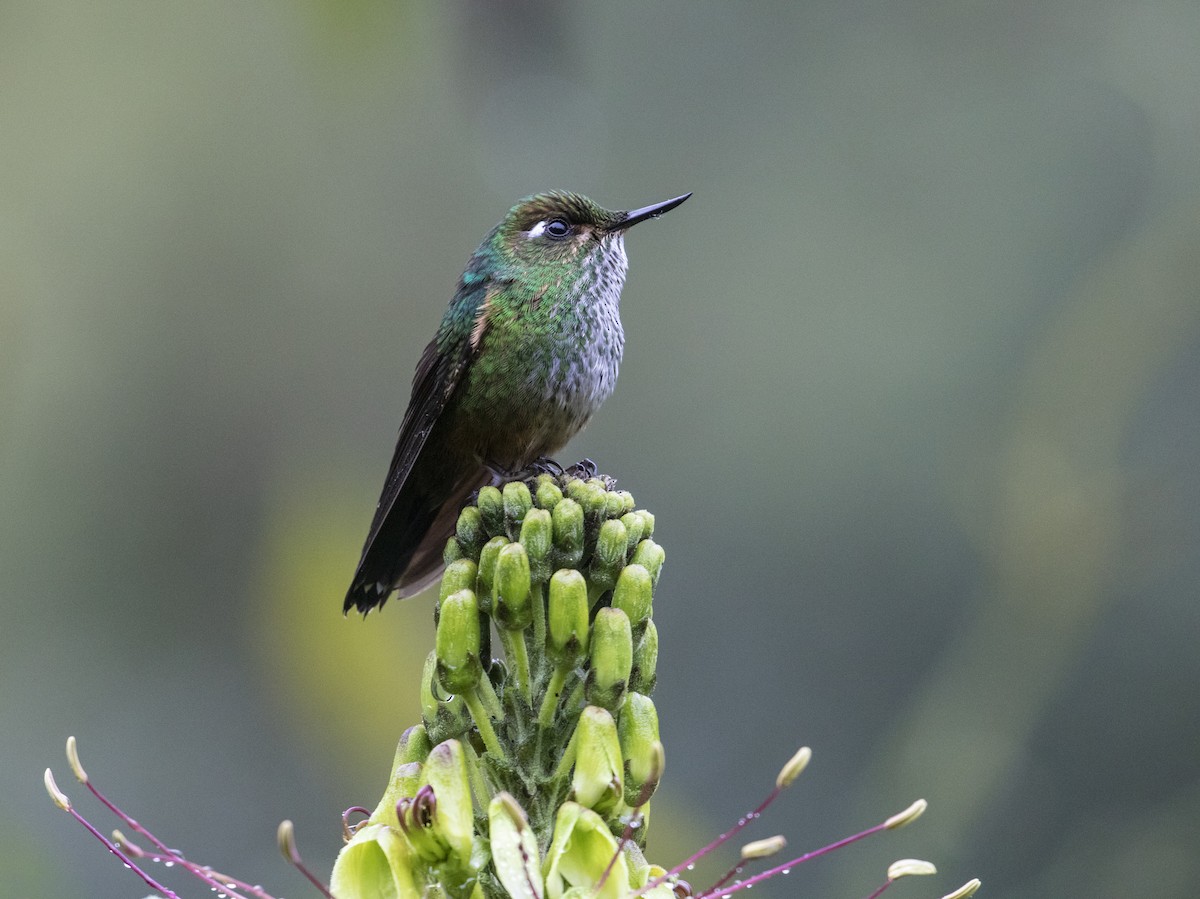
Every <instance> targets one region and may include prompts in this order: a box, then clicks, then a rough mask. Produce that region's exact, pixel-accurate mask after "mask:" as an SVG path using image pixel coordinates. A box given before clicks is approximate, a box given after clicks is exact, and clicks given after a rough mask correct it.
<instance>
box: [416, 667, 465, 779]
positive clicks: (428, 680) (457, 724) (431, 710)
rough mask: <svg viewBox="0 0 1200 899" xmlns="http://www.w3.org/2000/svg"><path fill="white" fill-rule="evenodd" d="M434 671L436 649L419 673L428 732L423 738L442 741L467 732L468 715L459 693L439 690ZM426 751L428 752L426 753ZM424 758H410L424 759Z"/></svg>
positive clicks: (436, 675) (423, 716) (423, 720)
mask: <svg viewBox="0 0 1200 899" xmlns="http://www.w3.org/2000/svg"><path fill="white" fill-rule="evenodd" d="M437 681H438V673H437V652H430V653H429V655H428V656H426V657H425V668H424V670H423V671H422V673H421V721H422V722H424V725H425V727H424V730H425V731H426V732H427V736H426V740H428V741H429V742H430V745H431V746H432V745H433V741H434V740H436V741H438V742H441V741H442V740H446V739H449V738H450V737H457V736H459V735H460V734H463V733H466V731H467V730H468V728H470V726H471V715H470V712H468V710H467V708H466V706H465V705H464V704H463V698H462V696H461V695H459V694H458V693H453V694H447V693H443V692H441V690H442V688H441V685H440V684H439V683H438V682H437ZM426 754H428V753H426ZM424 760H425V757H424V756H421V758H419V759H413V761H424Z"/></svg>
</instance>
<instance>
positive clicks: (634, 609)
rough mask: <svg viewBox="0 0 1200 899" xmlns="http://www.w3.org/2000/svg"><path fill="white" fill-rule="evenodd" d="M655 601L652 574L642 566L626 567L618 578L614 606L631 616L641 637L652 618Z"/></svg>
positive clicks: (634, 628)
mask: <svg viewBox="0 0 1200 899" xmlns="http://www.w3.org/2000/svg"><path fill="white" fill-rule="evenodd" d="M653 601H654V586H653V584H652V583H651V582H650V572H648V571H647V570H646V569H645V568H643V567H642V566H641V565H626V566H625V567H624V568H622V569H621V573H620V575H618V576H617V585H616V586H615V587H614V588H613V595H612V606H613V608H614V609H620V610H621V611H622V612H624V613H625V614H626V615H628V616H629V621H630V623H631V624H632V625H633V631H634V633H635V634H636V635H637V636H638V637H641V631H642V629H643V625H645V623H646V621H648V620H649V618H650V612H651V609H652V603H653Z"/></svg>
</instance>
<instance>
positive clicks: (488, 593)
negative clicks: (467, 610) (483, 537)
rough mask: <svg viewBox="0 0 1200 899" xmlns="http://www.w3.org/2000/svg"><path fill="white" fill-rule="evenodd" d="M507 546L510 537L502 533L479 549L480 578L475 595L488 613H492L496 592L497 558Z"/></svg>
mask: <svg viewBox="0 0 1200 899" xmlns="http://www.w3.org/2000/svg"><path fill="white" fill-rule="evenodd" d="M506 546H508V538H507V537H505V536H504V535H503V534H501V535H499V536H497V537H493V538H492V539H491V540H489V541H488V542H487V543H485V544H483V549H481V550H480V551H479V580H478V582H477V583H476V585H475V595H476V597H478V599H479V602H480V607H481V608H482V609H483V611H484V612H485V613H486V614H488V615H490V614H491V613H492V597H493V596H495V592H496V591H495V589H494V587H495V578H496V559H497V558H499V556H500V550H502V549H504V547H506Z"/></svg>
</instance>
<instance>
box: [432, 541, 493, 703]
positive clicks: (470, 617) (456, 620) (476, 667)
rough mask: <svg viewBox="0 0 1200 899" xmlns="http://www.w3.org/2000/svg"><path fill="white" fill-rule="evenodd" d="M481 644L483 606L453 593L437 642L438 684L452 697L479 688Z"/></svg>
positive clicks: (467, 592) (469, 596) (463, 592)
mask: <svg viewBox="0 0 1200 899" xmlns="http://www.w3.org/2000/svg"><path fill="white" fill-rule="evenodd" d="M460 520H461V519H460ZM479 641H480V628H479V604H478V603H477V602H476V601H475V594H474V593H473V592H472V591H470V590H459V591H458V592H457V593H452V594H451V595H450V596H448V597H446V601H445V602H443V603H442V614H441V617H440V619H439V620H438V626H437V639H436V641H435V645H436V646H437V674H438V681H439V682H440V683H441V685H442V687H443V688H444V689H445V690H446V691H447V692H448V693H463V692H465V691H467V690H471V689H474V688H475V687H476V686H477V685H478V684H479V677H480V675H481V674H483V664H482V663H481V662H480V660H479Z"/></svg>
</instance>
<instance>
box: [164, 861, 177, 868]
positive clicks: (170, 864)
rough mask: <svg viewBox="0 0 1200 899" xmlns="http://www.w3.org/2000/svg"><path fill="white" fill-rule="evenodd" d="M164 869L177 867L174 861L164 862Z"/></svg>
mask: <svg viewBox="0 0 1200 899" xmlns="http://www.w3.org/2000/svg"><path fill="white" fill-rule="evenodd" d="M163 867H164V868H174V867H175V862H172V861H165V862H163Z"/></svg>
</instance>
